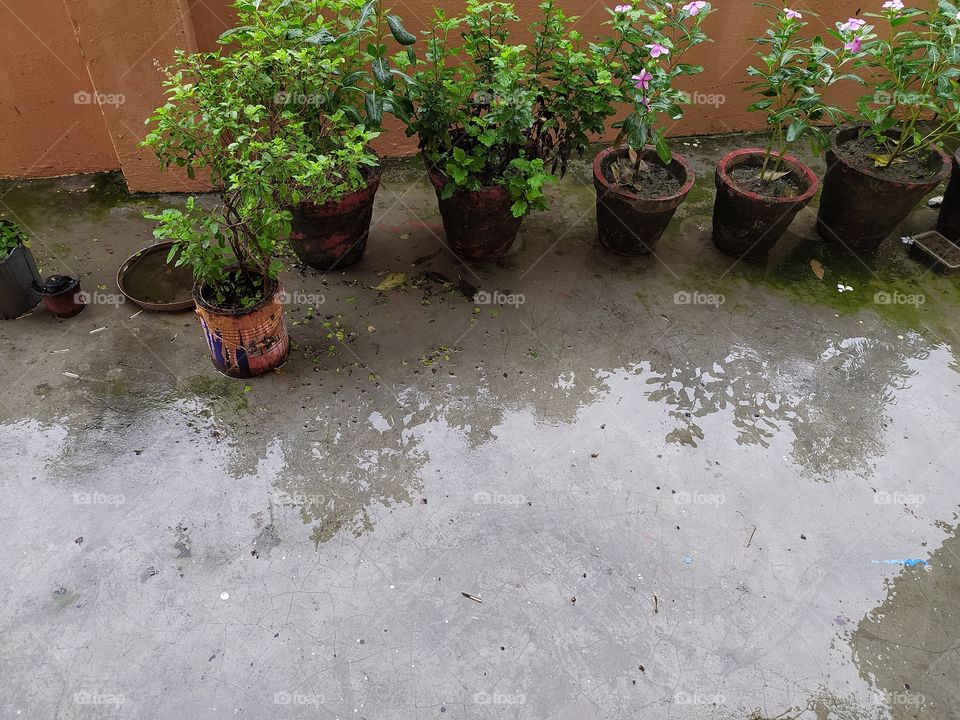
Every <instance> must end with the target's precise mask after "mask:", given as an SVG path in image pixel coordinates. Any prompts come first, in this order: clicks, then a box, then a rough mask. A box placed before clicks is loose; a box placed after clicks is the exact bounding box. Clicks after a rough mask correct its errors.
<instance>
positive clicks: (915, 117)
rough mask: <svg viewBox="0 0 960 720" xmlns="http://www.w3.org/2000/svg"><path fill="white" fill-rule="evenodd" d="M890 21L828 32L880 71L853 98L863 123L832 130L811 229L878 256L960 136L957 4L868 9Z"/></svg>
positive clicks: (941, 174) (933, 182)
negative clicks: (944, 146)
mask: <svg viewBox="0 0 960 720" xmlns="http://www.w3.org/2000/svg"><path fill="white" fill-rule="evenodd" d="M867 17H871V18H877V19H878V20H880V21H882V22H883V23H885V25H887V27H888V30H889V32H888V33H885V36H884V37H878V36H877V35H876V34H875V33H874V32H873V26H872V25H868V24H867V22H866V21H865V20H862V19H859V18H850V19H849V20H848V21H847V22H845V23H839V24H838V28H837V30H836V31H835V32H834V35H835V36H836V37H838V38H840V39H842V40H843V41H844V42H845V43H846V44H847V45H849V46H850V47H851V48H853V49H855V50H858V51H859V50H860V49H861V48H862V50H863V54H862V56H861V57H860V58H859V59H858V60H857V62H856V63H855V67H863V68H865V69H866V70H868V71H870V72H871V74H874V75H879V76H880V79H879V81H878V82H876V83H875V85H874V92H873V93H872V94H870V95H868V96H867V97H864V98H862V99H861V100H860V101H859V103H858V108H859V111H860V114H861V115H862V116H863V118H864V119H865V121H864V122H859V123H854V124H851V125H845V126H843V127H839V128H837V129H836V130H835V131H834V132H833V133H832V135H831V136H830V147H829V149H828V150H827V173H826V175H825V176H824V180H823V193H822V198H821V200H820V212H819V215H818V217H817V231H818V233H819V234H820V236H821V237H822V238H824V239H825V240H831V241H835V242H840V243H843V244H844V245H846V246H847V247H849V248H850V249H851V250H853V251H855V252H862V253H871V252H874V251H875V250H876V249H877V247H879V245H880V243H881V242H882V241H883V240H884V239H885V238H886V237H887V236H888V235H889V234H890V233H891V232H893V230H894V229H895V228H896V226H897V225H899V224H900V222H902V221H903V219H904V218H905V217H906V216H907V215H908V214H909V213H910V211H911V210H912V209H913V207H914V206H915V205H916V204H917V202H919V200H920V199H921V198H922V197H923V196H924V195H925V194H927V193H929V192H930V191H932V190H933V189H934V188H936V187H937V185H939V184H940V183H941V182H943V180H944V179H946V177H947V176H948V175H949V173H950V158H949V157H948V156H947V155H946V153H944V152H943V150H941V149H940V145H941V143H942V142H943V141H944V140H946V139H949V138H951V137H955V136H957V134H958V128H960V102H958V99H960V96H958V91H957V74H958V70H957V64H958V63H960V45H958V43H957V36H958V25H957V10H956V8H955V7H954V6H953V5H951V4H950V3H947V2H937V1H936V0H932V2H931V4H930V7H929V8H928V9H925V10H923V9H918V8H905V7H904V5H903V3H902V2H901V1H900V0H887V2H885V3H884V5H883V12H881V13H868V14H867Z"/></svg>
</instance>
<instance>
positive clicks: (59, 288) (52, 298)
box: [34, 275, 87, 318]
mask: <svg viewBox="0 0 960 720" xmlns="http://www.w3.org/2000/svg"><path fill="white" fill-rule="evenodd" d="M34 289H35V290H36V291H37V292H39V293H40V297H41V298H42V299H43V304H44V305H46V306H47V309H48V310H49V311H50V312H51V313H53V314H54V315H56V316H57V317H58V318H71V317H73V316H74V315H79V314H80V313H81V312H83V309H84V308H85V307H86V306H87V305H86V303H85V302H84V300H83V291H82V290H81V289H80V280H79V279H78V278H72V277H66V276H64V275H51V276H50V277H48V278H47V279H46V280H45V281H44V282H43V284H42V285H37V286H36V287H35V288H34Z"/></svg>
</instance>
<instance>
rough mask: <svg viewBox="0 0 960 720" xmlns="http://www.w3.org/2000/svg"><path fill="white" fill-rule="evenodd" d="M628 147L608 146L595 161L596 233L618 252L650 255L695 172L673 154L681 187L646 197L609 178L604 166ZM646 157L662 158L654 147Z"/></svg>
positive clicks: (673, 167)
mask: <svg viewBox="0 0 960 720" xmlns="http://www.w3.org/2000/svg"><path fill="white" fill-rule="evenodd" d="M627 152H628V151H627V148H625V147H619V148H607V149H606V150H604V151H602V152H601V153H600V154H598V155H597V157H596V158H595V159H594V161H593V184H594V187H595V188H596V190H597V235H598V237H599V239H600V243H601V244H602V245H603V246H604V247H605V248H607V249H608V250H610V251H612V252H615V253H617V254H618V255H631V256H636V255H647V254H649V253H651V252H652V251H653V249H654V247H656V244H657V241H659V240H660V236H661V235H663V231H664V230H666V229H667V225H669V224H670V220H671V219H672V218H673V214H674V213H675V212H676V211H677V208H678V207H680V204H681V203H682V202H683V201H684V200H686V199H687V194H688V193H689V192H690V188H692V187H693V182H694V180H696V176H695V175H694V172H693V167H692V166H691V165H690V163H689V161H687V159H686V158H684V157H683V156H682V155H678V154H676V153H674V154H673V159H672V160H671V162H670V166H669V167H670V171H671V173H672V174H673V175H674V177H676V178H678V179H679V180H680V181H681V183H682V187H681V188H680V189H679V190H678V191H677V192H675V193H672V194H671V195H668V196H666V197H656V198H650V197H643V196H641V195H637V194H636V193H633V192H630V191H628V190H625V189H623V188H622V187H619V186H617V185H614V184H613V183H612V182H610V181H609V180H607V177H606V175H605V173H604V170H605V169H606V168H607V167H608V166H609V164H610V163H611V162H613V161H614V160H616V159H617V158H618V157H621V156H623V155H626V154H627ZM644 160H647V161H648V162H660V160H659V159H658V158H657V154H656V152H655V151H654V149H653V148H652V147H647V148H645V149H644Z"/></svg>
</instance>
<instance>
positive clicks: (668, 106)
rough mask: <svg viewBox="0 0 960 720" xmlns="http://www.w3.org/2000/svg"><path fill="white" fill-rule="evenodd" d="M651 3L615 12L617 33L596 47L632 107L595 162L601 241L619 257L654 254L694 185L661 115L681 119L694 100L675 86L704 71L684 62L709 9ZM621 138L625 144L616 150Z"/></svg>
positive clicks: (700, 37) (698, 4) (698, 1)
mask: <svg viewBox="0 0 960 720" xmlns="http://www.w3.org/2000/svg"><path fill="white" fill-rule="evenodd" d="M677 4H678V5H679V3H677ZM646 5H647V8H646V9H641V8H637V7H633V6H632V5H618V6H616V7H615V8H614V9H613V10H611V11H610V12H611V14H612V19H611V20H610V21H608V24H609V25H611V26H612V28H613V33H612V35H611V36H610V37H608V38H606V39H605V40H604V41H603V42H602V43H601V44H600V46H599V47H600V49H601V50H602V52H603V54H604V56H605V64H606V66H607V67H608V68H609V69H610V70H611V72H613V73H614V75H615V77H616V79H617V85H618V87H619V95H620V97H619V99H621V100H623V101H625V102H627V103H629V104H630V105H631V106H632V108H631V110H630V113H629V114H628V115H627V117H626V118H625V119H624V120H623V121H622V122H618V123H614V125H613V127H615V128H619V129H620V134H619V136H618V138H617V145H615V146H614V147H611V148H608V149H607V150H604V151H603V152H601V153H600V154H599V155H597V157H596V159H595V160H594V163H593V177H594V186H595V187H596V191H597V230H598V235H599V239H600V242H601V243H602V244H603V245H604V246H605V247H606V248H608V249H609V250H612V251H613V252H615V253H618V254H620V255H645V254H647V253H650V252H652V251H653V248H654V246H655V245H656V243H657V241H658V240H659V239H660V236H661V235H662V234H663V231H664V230H665V229H666V227H667V225H668V224H669V223H670V220H671V218H672V217H673V214H674V213H675V212H676V209H677V208H678V207H679V206H680V204H681V203H682V202H683V201H684V200H685V199H686V197H687V194H688V193H689V192H690V188H692V187H693V183H694V180H695V175H694V172H693V167H692V166H691V165H690V163H689V162H688V161H687V160H686V158H684V157H682V156H680V155H679V154H677V153H673V152H671V150H670V146H669V145H668V143H667V139H666V128H665V127H664V126H663V124H662V121H661V117H662V116H664V115H665V116H667V117H669V118H670V119H671V120H673V121H676V120H679V119H680V118H681V117H683V110H682V106H683V105H684V104H689V102H690V96H689V95H688V94H687V93H685V92H683V91H682V90H679V89H678V88H676V87H674V83H675V82H676V80H677V79H678V78H680V77H683V76H687V75H695V74H697V73H700V72H703V68H702V67H700V66H696V65H690V64H688V63H683V62H681V59H682V58H683V56H684V55H685V54H686V52H687V51H688V50H690V48H692V47H694V46H696V45H699V44H700V43H703V42H705V41H706V40H707V39H708V38H707V36H706V34H705V33H704V32H703V31H702V30H701V28H700V25H701V23H702V22H703V20H704V19H705V18H706V17H707V16H708V15H709V14H710V13H711V12H712V8H711V6H710V3H707V2H703V0H695V1H694V2H688V3H686V4H685V5H683V6H680V7H675V6H674V5H673V4H672V3H669V2H661V1H660V0H650V1H649V2H647V3H646ZM621 141H625V142H626V145H625V146H619V143H620V142H621Z"/></svg>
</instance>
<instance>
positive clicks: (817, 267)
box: [810, 260, 823, 280]
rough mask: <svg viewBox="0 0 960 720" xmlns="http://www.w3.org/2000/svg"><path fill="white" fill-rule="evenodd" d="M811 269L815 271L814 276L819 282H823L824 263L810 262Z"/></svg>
mask: <svg viewBox="0 0 960 720" xmlns="http://www.w3.org/2000/svg"><path fill="white" fill-rule="evenodd" d="M810 269H811V270H813V274H814V275H816V276H817V279H818V280H823V263H822V262H820V261H819V260H811V261H810Z"/></svg>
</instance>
